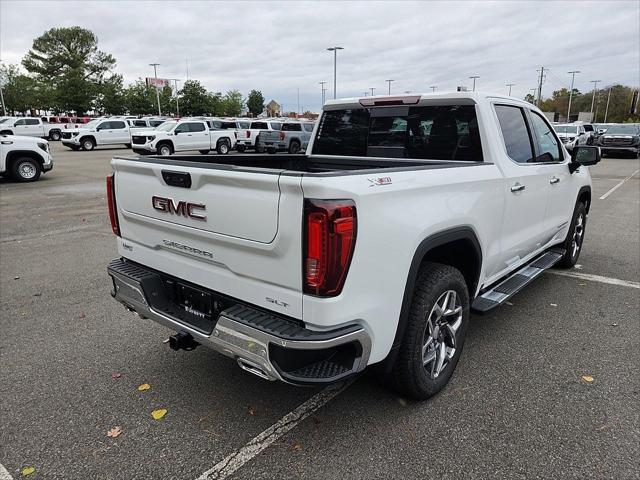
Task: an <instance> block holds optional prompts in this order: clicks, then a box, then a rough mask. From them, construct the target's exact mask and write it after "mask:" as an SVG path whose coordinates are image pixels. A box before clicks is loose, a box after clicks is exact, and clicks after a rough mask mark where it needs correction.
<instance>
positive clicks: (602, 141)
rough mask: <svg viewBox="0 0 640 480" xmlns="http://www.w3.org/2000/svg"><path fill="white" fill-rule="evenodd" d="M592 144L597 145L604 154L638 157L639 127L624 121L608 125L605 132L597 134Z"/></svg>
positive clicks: (639, 150) (639, 143)
mask: <svg viewBox="0 0 640 480" xmlns="http://www.w3.org/2000/svg"><path fill="white" fill-rule="evenodd" d="M594 145H597V146H599V147H600V149H601V150H602V153H603V154H604V155H609V154H614V155H619V154H627V155H631V156H633V157H640V127H639V126H638V125H633V124H624V123H618V124H613V125H610V126H609V127H608V128H607V131H606V132H605V133H603V134H602V135H598V137H597V138H596V139H595V142H594Z"/></svg>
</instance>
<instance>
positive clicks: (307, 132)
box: [260, 122, 315, 154]
mask: <svg viewBox="0 0 640 480" xmlns="http://www.w3.org/2000/svg"><path fill="white" fill-rule="evenodd" d="M314 127H315V123H310V122H285V123H283V124H282V128H281V130H280V131H279V132H278V131H277V130H269V131H266V132H262V133H261V134H260V144H261V148H264V149H265V150H266V151H267V153H272V154H273V153H276V152H279V151H282V150H284V151H286V152H289V153H293V154H295V153H300V152H301V151H303V150H304V149H306V148H307V145H309V141H310V140H311V134H312V133H313V128H314Z"/></svg>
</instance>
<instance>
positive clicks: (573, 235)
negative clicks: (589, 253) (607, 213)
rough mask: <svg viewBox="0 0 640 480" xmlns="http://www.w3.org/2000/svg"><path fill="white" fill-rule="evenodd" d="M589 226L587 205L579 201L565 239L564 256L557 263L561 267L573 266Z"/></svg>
mask: <svg viewBox="0 0 640 480" xmlns="http://www.w3.org/2000/svg"><path fill="white" fill-rule="evenodd" d="M586 226H587V207H586V206H585V204H584V203H582V202H579V203H578V204H577V205H576V208H575V209H574V211H573V218H572V219H571V225H570V226H569V233H567V238H566V239H565V241H564V244H563V248H564V249H565V250H566V252H565V254H564V256H563V257H562V258H561V259H560V261H559V262H558V263H557V264H556V265H557V266H558V267H560V268H571V267H573V266H574V265H575V264H576V262H577V261H578V258H579V257H580V252H581V251H582V243H583V242H584V231H585V228H586Z"/></svg>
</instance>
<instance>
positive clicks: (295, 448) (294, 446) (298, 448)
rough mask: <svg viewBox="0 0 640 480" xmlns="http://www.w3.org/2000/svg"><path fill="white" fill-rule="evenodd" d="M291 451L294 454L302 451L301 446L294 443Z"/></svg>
mask: <svg viewBox="0 0 640 480" xmlns="http://www.w3.org/2000/svg"><path fill="white" fill-rule="evenodd" d="M291 448H293V450H295V451H296V452H299V451H300V450H302V445H300V444H299V443H294V444H293V447H291Z"/></svg>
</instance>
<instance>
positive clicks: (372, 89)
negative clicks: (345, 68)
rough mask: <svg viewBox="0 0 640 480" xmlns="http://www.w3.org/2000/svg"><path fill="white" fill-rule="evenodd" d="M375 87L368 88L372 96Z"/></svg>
mask: <svg viewBox="0 0 640 480" xmlns="http://www.w3.org/2000/svg"><path fill="white" fill-rule="evenodd" d="M375 89H376V87H369V90H371V96H372V97H373V92H374V91H375Z"/></svg>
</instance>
